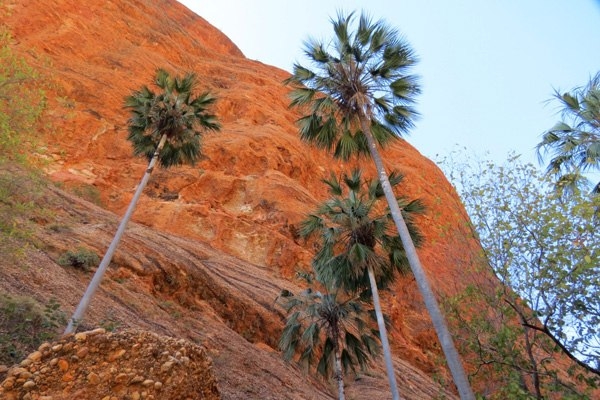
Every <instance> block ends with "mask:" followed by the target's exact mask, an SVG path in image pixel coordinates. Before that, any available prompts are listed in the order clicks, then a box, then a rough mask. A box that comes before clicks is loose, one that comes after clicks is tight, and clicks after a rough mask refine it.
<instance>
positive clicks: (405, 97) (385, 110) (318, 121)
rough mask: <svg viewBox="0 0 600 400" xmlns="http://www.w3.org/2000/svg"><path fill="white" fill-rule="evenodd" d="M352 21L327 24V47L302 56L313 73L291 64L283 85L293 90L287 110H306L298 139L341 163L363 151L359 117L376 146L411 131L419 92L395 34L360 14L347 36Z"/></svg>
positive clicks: (408, 55) (309, 48) (314, 46)
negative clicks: (331, 36) (365, 120)
mask: <svg viewBox="0 0 600 400" xmlns="http://www.w3.org/2000/svg"><path fill="white" fill-rule="evenodd" d="M354 22H355V18H354V14H353V13H351V14H350V15H348V16H347V17H344V16H343V15H339V16H338V19H337V20H334V21H332V23H333V27H334V31H335V39H334V42H333V44H332V45H331V46H329V48H327V47H325V46H324V45H323V44H322V43H319V42H317V41H315V40H309V41H307V42H306V43H305V49H304V52H305V54H306V56H307V57H308V59H309V61H310V62H311V64H312V66H313V67H314V68H313V69H309V68H307V67H303V66H301V65H299V64H295V65H294V73H293V75H292V76H291V77H290V78H289V79H287V80H286V83H287V84H290V85H292V86H293V87H294V90H293V91H292V93H291V99H292V101H291V106H292V107H301V108H303V107H309V108H310V112H309V113H308V115H306V116H305V117H303V118H301V119H300V120H299V126H300V135H301V137H302V138H303V139H305V140H307V141H309V142H313V143H314V144H316V145H317V146H319V147H321V148H324V149H327V150H328V151H330V150H333V153H334V155H335V156H336V157H338V158H342V159H348V158H349V157H350V156H352V155H353V154H355V153H359V154H367V153H368V151H369V150H368V146H367V140H366V138H365V134H364V132H362V130H361V124H360V121H359V117H360V116H364V117H366V118H368V119H369V120H370V125H371V126H370V128H371V131H372V134H373V136H374V137H375V139H376V140H377V142H378V143H379V144H380V145H385V144H386V143H388V142H389V141H390V140H392V139H394V138H398V137H400V136H402V135H403V134H404V133H406V132H407V131H408V130H409V129H410V128H412V126H413V120H414V119H415V117H416V116H417V112H416V111H415V110H414V108H413V104H414V98H415V95H416V94H418V93H419V92H420V89H419V86H418V84H417V79H416V77H415V76H414V75H410V74H408V72H409V71H410V69H411V68H412V67H413V66H414V65H415V64H416V62H417V59H416V56H415V55H414V53H413V51H412V50H411V48H410V47H409V45H408V44H407V43H406V42H405V41H404V40H402V38H401V37H400V36H399V34H398V32H397V31H395V30H394V29H391V28H389V27H388V26H387V25H386V24H385V23H384V22H383V21H377V22H375V23H374V22H373V21H371V19H370V18H369V17H368V16H365V15H361V16H360V18H359V20H358V26H357V27H356V30H355V32H352V30H351V24H353V23H354Z"/></svg>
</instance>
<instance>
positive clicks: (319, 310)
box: [279, 288, 379, 400]
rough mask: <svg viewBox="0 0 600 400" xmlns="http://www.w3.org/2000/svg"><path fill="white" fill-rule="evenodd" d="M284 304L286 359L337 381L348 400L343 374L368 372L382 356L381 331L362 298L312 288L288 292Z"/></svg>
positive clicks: (341, 395)
mask: <svg viewBox="0 0 600 400" xmlns="http://www.w3.org/2000/svg"><path fill="white" fill-rule="evenodd" d="M283 294H284V295H283V296H281V297H279V299H281V300H280V303H281V304H282V306H283V307H284V308H285V310H286V311H287V312H288V314H289V315H288V318H287V321H286V324H285V327H284V329H283V333H282V335H281V339H280V341H279V348H280V349H281V350H282V351H283V354H284V357H285V358H286V359H287V360H291V359H292V358H294V356H295V355H296V354H298V353H300V356H299V360H298V361H299V362H300V363H302V364H304V365H306V366H307V367H308V368H310V367H311V366H313V365H315V364H316V371H317V372H318V373H319V374H320V375H322V376H323V377H325V378H330V377H331V376H333V377H334V378H335V380H336V382H337V387H338V398H339V399H340V400H343V399H345V394H344V380H343V375H344V374H345V373H348V372H349V371H353V372H356V367H357V366H359V367H360V368H361V369H364V368H366V367H367V366H368V364H369V361H370V359H371V358H372V357H373V356H375V355H377V353H378V349H379V346H378V343H377V339H376V338H377V332H376V331H373V330H372V329H371V328H370V327H371V323H370V318H369V316H368V314H367V312H366V310H365V309H364V308H363V305H362V302H361V301H359V300H358V298H344V299H341V298H340V297H341V296H340V294H339V292H338V291H334V292H331V293H330V292H325V293H321V292H319V291H314V290H312V289H311V288H308V289H306V290H304V291H302V292H301V293H300V294H298V295H294V294H292V293H290V292H289V291H284V293H283Z"/></svg>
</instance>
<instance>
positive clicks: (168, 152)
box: [65, 69, 220, 334]
mask: <svg viewBox="0 0 600 400" xmlns="http://www.w3.org/2000/svg"><path fill="white" fill-rule="evenodd" d="M154 84H155V85H156V86H157V87H158V88H159V89H160V92H158V93H154V92H153V91H152V90H150V89H149V88H148V87H147V86H142V88H141V89H140V90H138V91H135V92H134V93H133V94H132V95H130V96H128V97H126V98H125V107H126V108H128V109H129V110H130V111H131V117H130V119H129V121H128V129H129V135H128V137H127V139H128V140H130V141H131V143H132V144H133V151H134V154H135V155H138V156H139V155H143V156H145V157H147V158H148V160H149V163H148V168H146V172H145V173H144V176H143V177H142V180H141V182H140V183H139V185H138V187H137V190H136V191H135V194H134V196H133V198H132V199H131V202H130V203H129V207H128V208H127V211H126V212H125V216H124V217H123V219H122V220H121V222H120V224H119V227H118V229H117V233H116V234H115V236H114V238H113V240H112V242H111V244H110V246H109V248H108V250H107V251H106V254H105V255H104V257H103V258H102V261H101V262H100V265H99V266H98V269H97V270H96V273H95V274H94V277H93V278H92V281H91V282H90V284H89V285H88V287H87V289H86V291H85V293H84V295H83V297H82V298H81V301H80V302H79V304H78V305H77V309H76V310H75V313H74V314H73V316H72V317H71V319H70V320H69V323H68V325H67V328H66V330H65V334H67V333H71V332H73V331H74V329H75V328H76V325H77V323H79V322H80V321H81V319H82V318H83V315H84V314H85V311H86V310H87V307H88V305H89V302H90V300H91V299H92V297H93V296H94V293H95V292H96V290H97V289H98V286H99V285H100V282H101V280H102V277H103V275H104V273H105V272H106V269H107V267H108V265H109V264H110V261H111V259H112V256H113V254H114V252H115V250H116V249H117V246H118V244H119V241H120V240H121V237H122V236H123V233H124V232H125V228H126V226H127V223H128V222H129V219H130V218H131V216H132V214H133V212H134V210H135V206H136V204H137V202H138V200H139V198H140V195H141V194H142V192H143V190H144V188H145V187H146V184H147V183H148V180H149V179H150V175H151V174H152V171H153V170H154V166H155V165H156V163H157V162H158V163H159V165H160V166H162V167H164V168H169V167H172V166H176V165H181V164H193V163H194V162H195V161H197V160H198V159H199V157H200V155H201V139H202V134H203V133H204V132H205V131H218V130H219V129H220V125H219V123H218V121H217V119H216V117H215V116H214V115H213V114H210V113H209V111H208V107H209V106H210V105H212V104H213V103H214V102H215V98H214V97H213V96H212V95H211V94H209V93H208V92H205V93H203V94H201V95H198V96H196V95H194V93H193V92H194V90H195V88H196V76H195V74H193V73H187V74H186V75H185V76H183V77H172V76H171V75H169V73H168V72H167V71H165V70H164V69H158V70H157V71H156V77H155V81H154Z"/></svg>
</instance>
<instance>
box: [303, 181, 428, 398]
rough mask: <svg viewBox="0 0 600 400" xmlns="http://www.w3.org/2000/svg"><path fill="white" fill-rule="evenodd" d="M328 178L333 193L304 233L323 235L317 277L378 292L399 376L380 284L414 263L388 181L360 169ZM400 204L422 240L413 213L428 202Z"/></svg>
mask: <svg viewBox="0 0 600 400" xmlns="http://www.w3.org/2000/svg"><path fill="white" fill-rule="evenodd" d="M402 178H403V177H402V176H401V175H399V174H397V173H395V172H393V173H391V174H390V175H389V181H390V184H391V185H392V186H396V185H397V184H399V183H400V182H401V181H402ZM323 182H325V183H326V184H327V185H328V186H329V192H330V194H331V195H332V198H331V199H329V200H327V201H325V202H324V203H323V204H321V205H320V206H319V207H318V208H317V210H316V211H315V213H313V214H311V215H309V216H308V217H307V218H306V219H305V220H304V221H302V223H301V225H300V231H299V233H300V236H301V237H303V238H305V239H309V238H311V237H315V236H316V237H317V238H318V239H319V250H318V251H317V253H316V254H315V258H314V260H313V268H314V270H315V273H316V276H317V280H319V281H320V282H325V283H327V284H329V285H331V286H332V287H336V288H340V289H343V290H344V291H346V292H347V293H350V294H358V295H359V296H361V297H366V296H368V295H371V296H372V297H373V306H374V308H375V315H376V317H377V323H378V326H379V336H380V339H381V344H382V346H383V351H384V357H385V362H386V367H387V370H388V376H389V375H390V374H391V375H392V376H393V378H394V381H395V374H394V369H393V363H392V358H391V352H390V348H389V343H388V340H387V332H386V327H385V321H384V317H383V312H382V310H381V304H380V301H379V291H378V288H385V287H387V286H389V285H390V284H391V283H392V282H393V280H394V278H395V276H396V275H395V273H394V272H396V271H398V272H400V273H405V272H407V271H409V266H408V260H407V259H406V255H405V253H404V249H403V247H402V243H401V241H400V240H399V239H398V235H397V234H394V232H393V231H392V227H391V226H390V225H392V226H393V220H392V217H391V215H390V213H389V210H385V209H384V207H382V206H379V205H380V200H381V199H382V197H384V193H383V188H382V185H381V183H380V181H379V180H378V179H377V180H366V179H365V180H363V179H362V174H361V171H360V170H358V169H356V170H354V171H353V172H352V174H351V175H347V174H344V175H343V176H342V179H337V178H336V177H335V176H333V175H332V176H331V178H330V179H328V180H323ZM342 182H343V184H344V185H342ZM343 186H345V187H346V188H347V189H348V190H347V192H348V193H347V194H346V193H345V192H346V191H345V190H344V187H343ZM397 204H398V205H399V206H400V207H401V208H402V209H403V211H404V215H405V218H406V219H407V221H408V229H409V231H410V233H411V237H412V238H413V240H414V241H415V243H420V242H421V240H422V238H421V235H420V233H419V231H418V230H417V228H416V227H415V226H414V224H413V223H412V216H411V214H417V213H421V212H422V211H423V210H424V207H423V205H422V204H421V202H420V201H419V200H415V201H412V202H408V201H407V200H405V199H403V198H400V199H398V200H397ZM392 387H395V384H394V385H393V386H392Z"/></svg>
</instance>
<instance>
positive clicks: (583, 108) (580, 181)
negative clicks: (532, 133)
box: [536, 72, 600, 193]
mask: <svg viewBox="0 0 600 400" xmlns="http://www.w3.org/2000/svg"><path fill="white" fill-rule="evenodd" d="M554 98H556V99H557V100H558V101H559V103H560V105H561V106H562V113H561V114H562V121H559V122H558V123H556V125H554V126H553V127H552V128H551V129H549V130H548V131H546V132H545V133H544V135H543V136H542V141H541V142H540V143H538V145H537V146H536V148H537V152H538V157H539V158H540V161H542V160H543V158H544V155H546V154H547V153H550V154H551V157H552V158H551V159H550V162H549V163H548V168H547V170H546V172H547V173H548V174H549V175H553V176H555V177H556V186H557V188H558V189H559V190H566V192H567V193H569V192H571V191H573V190H575V189H577V188H578V187H585V186H587V185H588V184H589V180H588V179H587V178H586V177H585V174H586V173H588V172H600V72H599V73H597V74H596V75H595V76H594V77H593V78H591V79H590V81H589V82H588V84H587V85H586V86H583V87H578V88H575V89H573V90H572V91H571V93H569V92H566V93H563V94H560V92H558V91H556V92H555V93H554ZM593 193H600V182H597V183H596V184H595V186H594V188H593Z"/></svg>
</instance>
